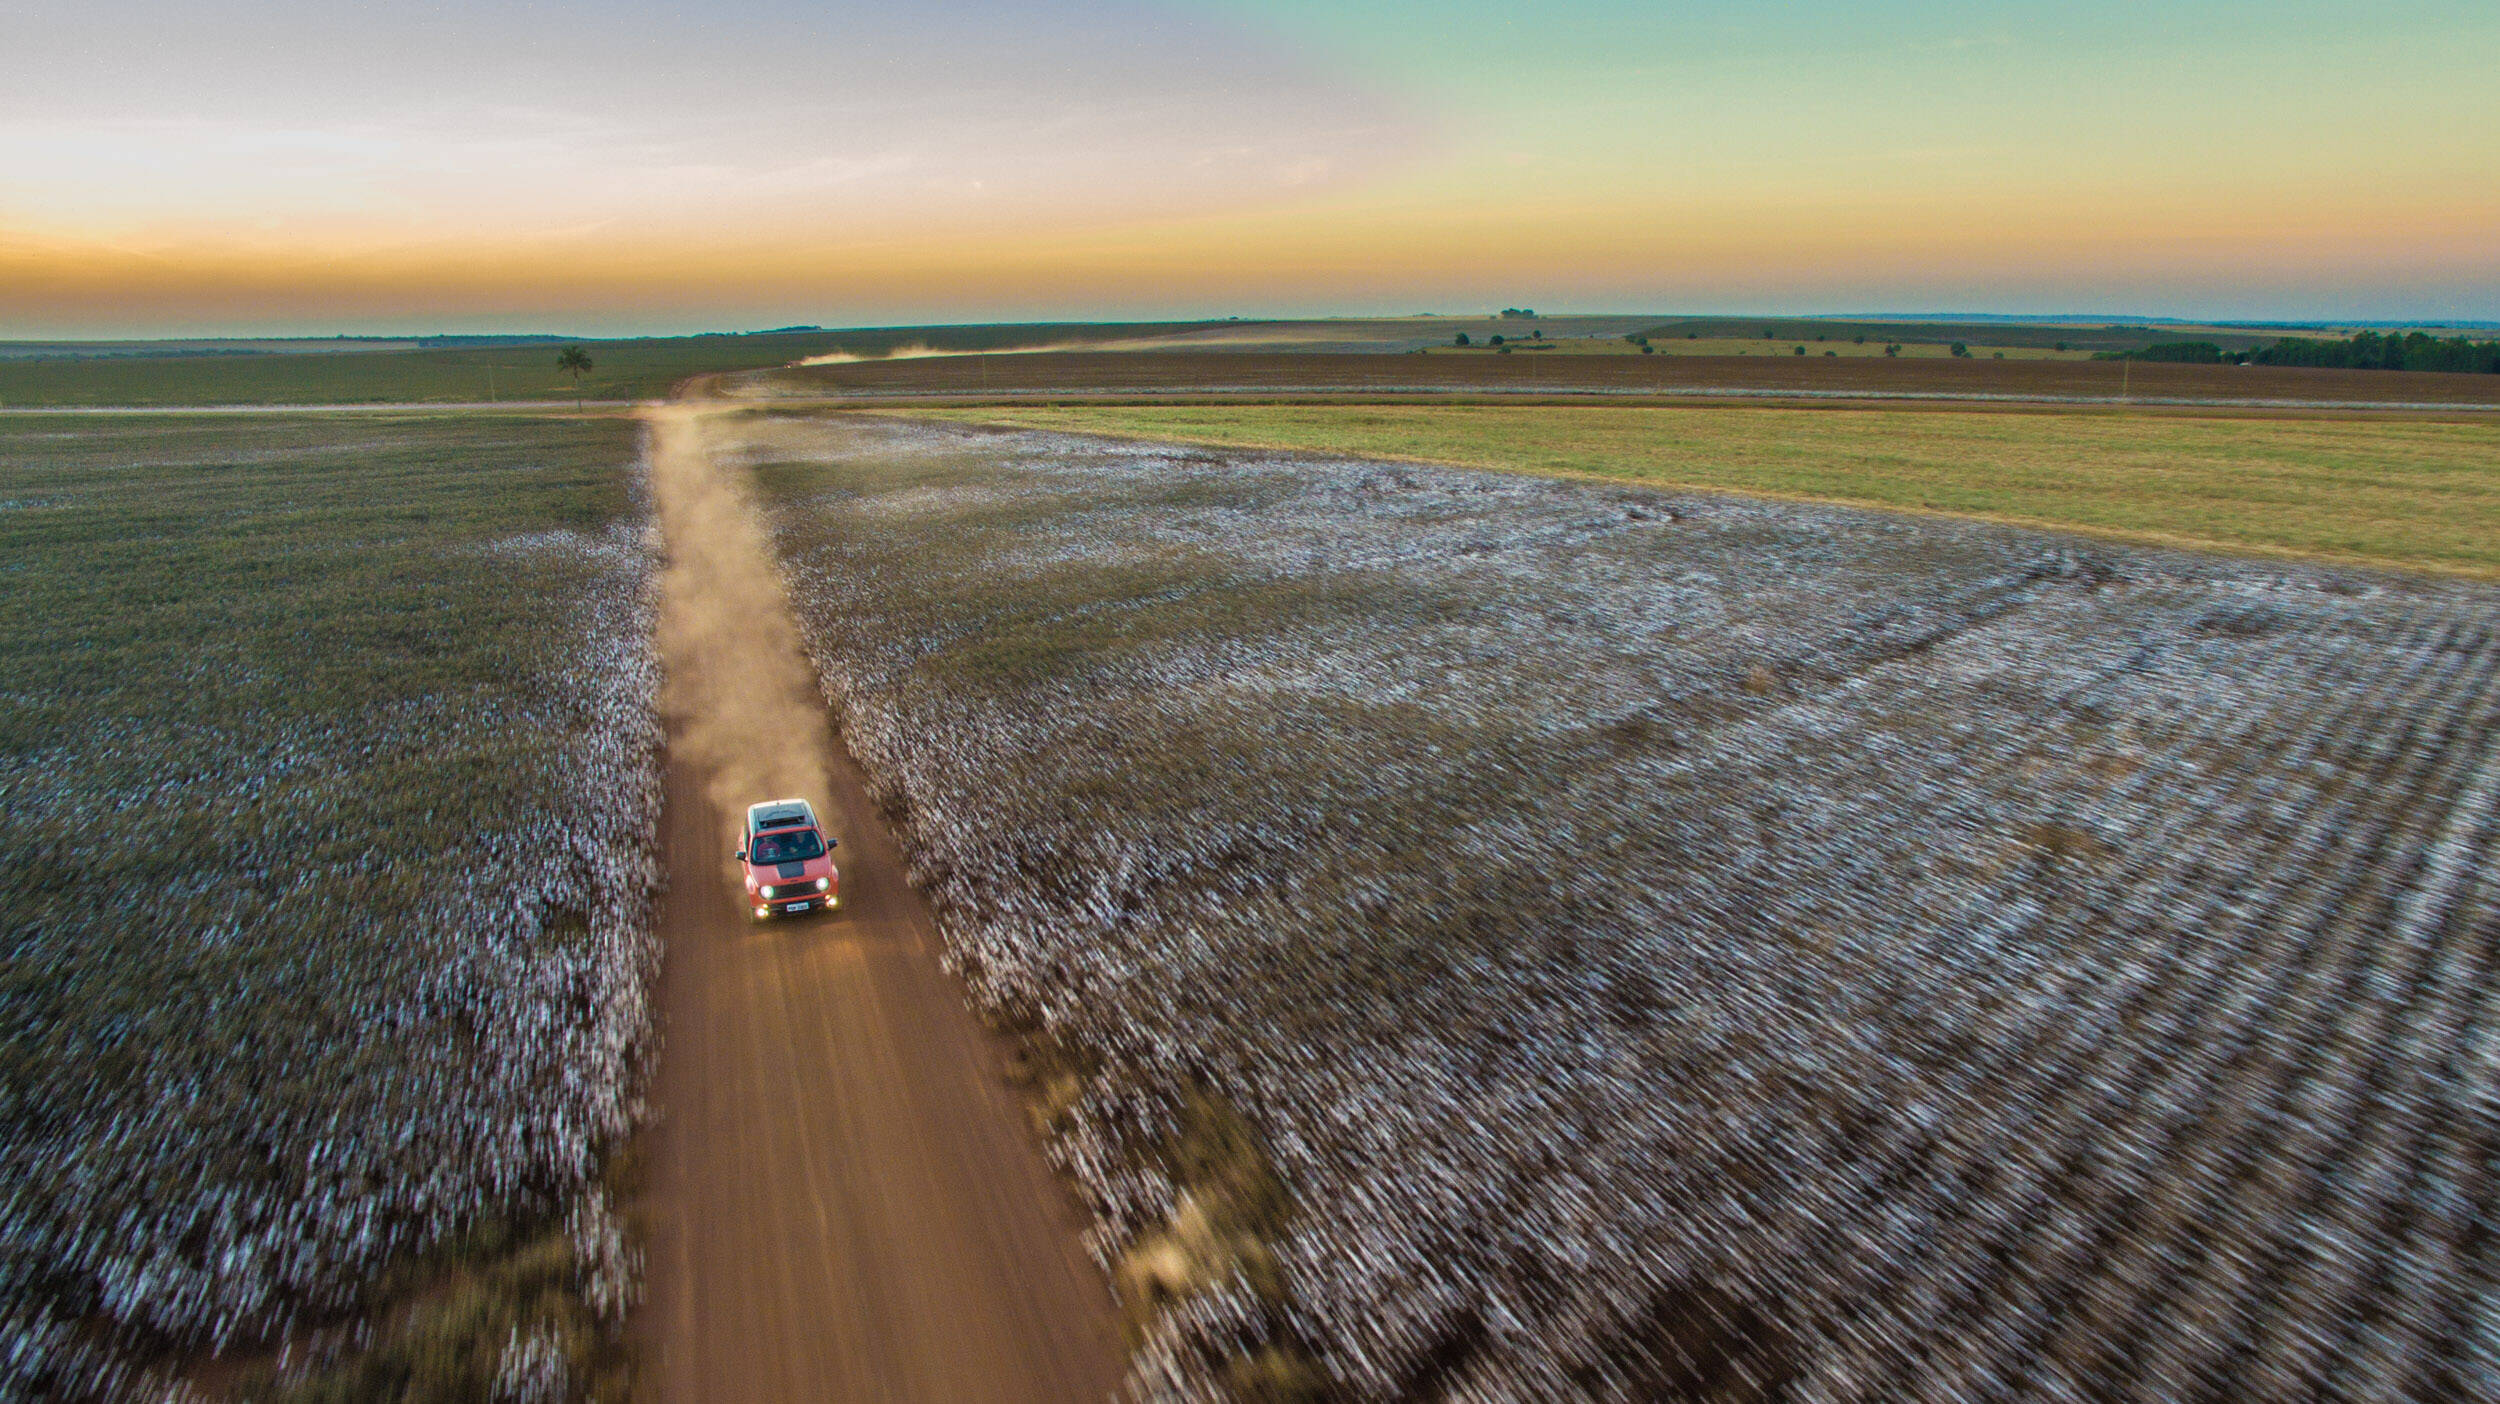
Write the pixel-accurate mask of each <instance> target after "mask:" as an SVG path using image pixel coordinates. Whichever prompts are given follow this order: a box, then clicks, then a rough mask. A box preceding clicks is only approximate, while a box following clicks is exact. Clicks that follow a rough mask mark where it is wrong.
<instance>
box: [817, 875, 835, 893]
mask: <svg viewBox="0 0 2500 1404" xmlns="http://www.w3.org/2000/svg"><path fill="white" fill-rule="evenodd" d="M831 886H833V879H832V878H829V877H820V878H818V879H816V890H817V891H819V892H822V891H824V890H825V889H826V888H828V887H831Z"/></svg>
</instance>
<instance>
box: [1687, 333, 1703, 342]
mask: <svg viewBox="0 0 2500 1404" xmlns="http://www.w3.org/2000/svg"><path fill="white" fill-rule="evenodd" d="M1684 339H1685V340H1686V341H1699V340H1701V333H1700V332H1686V333H1684Z"/></svg>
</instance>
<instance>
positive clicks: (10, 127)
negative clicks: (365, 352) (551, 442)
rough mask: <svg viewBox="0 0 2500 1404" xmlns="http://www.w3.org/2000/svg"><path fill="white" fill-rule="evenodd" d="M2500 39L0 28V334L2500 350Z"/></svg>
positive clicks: (2037, 26)
mask: <svg viewBox="0 0 2500 1404" xmlns="http://www.w3.org/2000/svg"><path fill="white" fill-rule="evenodd" d="M2495 73H2500V4H2494V3H2491V0H2472V2H2471V3H2411V2H2409V0H2379V3H2366V4H2365V3H2350V4H2343V3H2337V4H2328V3H2312V2H2311V0H2263V2H2262V3H2259V2H2258V0H2204V2H2203V3H2180V2H2179V0H2168V3H2134V0H2076V2H2075V3H2063V2H2062V0H2061V2H2060V3H2046V2H2045V0H2044V2H2043V3H2023V2H2022V0H2001V2H2000V3H1948V2H1947V0H1900V2H1899V3H1889V4H1886V3H1877V0H1801V2H1800V3H1788V4H1776V3H1765V0H1745V3H1663V2H1654V3H1568V2H1567V0H1564V2H1561V3H1547V4H1541V5H1524V4H1519V3H1516V0H1504V2H1503V3H1491V0H1431V3H1422V2H1421V0H1418V2H1417V3H1404V2H1403V0H1400V2H1399V3H1365V2H1364V0H1333V2H1332V3H1321V0H1275V2H1274V3H1251V2H1250V0H1229V2H1227V3H1219V2H1217V0H1202V2H1201V3H1179V2H1177V0H1175V2H1173V3H1160V2H1158V0H1119V2H1118V3H1101V4H1058V5H1052V4H1039V3H986V4H985V3H972V0H935V3H918V4H912V5H898V4H892V3H875V4H869V3H851V2H850V0H713V2H712V3H709V4H707V5H704V6H689V5H684V4H679V3H672V4H659V3H655V2H654V0H610V2H609V3H588V0H562V2H560V3H531V0H439V2H438V3H432V4H405V3H403V4H398V5H390V6H384V5H377V4H366V3H360V2H359V0H255V3H250V4H239V3H238V4H225V3H214V4H212V3H203V0H81V2H80V3H77V4H32V3H22V2H21V0H0V336H19V337H31V336H87V335H98V336H101V335H177V334H182V335H190V334H206V333H219V332H315V333H330V332H342V331H351V332H398V331H432V330H454V331H457V330H485V329H505V330H526V329H556V330H568V331H580V332H585V333H603V332H615V333H622V332H638V331H668V330H684V329H703V328H721V327H734V326H766V325H776V324H782V323H791V322H817V323H826V324H858V323H868V322H892V321H988V320H1010V319H1030V318H1044V317H1124V316H1133V315H1158V316H1159V315H1201V314H1210V315H1223V314H1228V313H1239V314H1244V315H1254V314H1267V313H1314V312H1343V313H1383V312H1407V311H1423V310H1445V311H1477V310H1482V309H1485V308H1490V307H1497V306H1501V305H1504V304H1510V303H1523V304H1527V305H1533V306H1536V307H1538V308H1540V309H1545V310H1549V311H1569V310H1590V311H1596V310H1639V311H1786V312H1817V311H1828V312H1841V311H1872V310H1891V311H1909V310H1957V311H2000V312H2066V311H2091V312H2122V311H2123V312H2133V313H2148V314H2174V315H2188V316H2237V317H2269V318H2280V317H2311V316H2322V317H2342V318H2365V317H2366V318H2400V317H2412V318H2423V319H2462V318H2485V319H2488V318H2500V136H2496V135H2495V132H2500V82H2495V80H2494V76H2493V75H2494V74H2495Z"/></svg>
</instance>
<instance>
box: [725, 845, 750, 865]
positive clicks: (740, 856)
mask: <svg viewBox="0 0 2500 1404" xmlns="http://www.w3.org/2000/svg"><path fill="white" fill-rule="evenodd" d="M729 856H730V857H732V858H735V859H737V860H738V861H739V862H741V863H743V862H745V861H746V860H747V851H746V850H745V849H743V848H741V849H739V850H738V851H737V852H735V853H732V854H730V855H729Z"/></svg>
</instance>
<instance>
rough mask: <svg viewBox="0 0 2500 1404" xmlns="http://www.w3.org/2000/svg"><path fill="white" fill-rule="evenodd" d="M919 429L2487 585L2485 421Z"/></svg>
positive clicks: (2498, 544) (1163, 416)
mask: <svg viewBox="0 0 2500 1404" xmlns="http://www.w3.org/2000/svg"><path fill="white" fill-rule="evenodd" d="M926 413H928V414H929V415H930V417H935V418H946V419H954V420H962V421H974V422H983V423H993V424H1012V425H1019V426H1024V427H1029V428H1039V429H1057V430H1066V431H1070V432H1076V433H1088V434H1111V435H1119V436H1125V437H1131V438H1152V439H1172V440H1180V441H1188V442H1199V443H1213V444H1232V445H1256V446H1261V447H1269V448H1280V449H1292V450H1308V451H1312V452H1319V453H1332V454H1355V455H1366V456H1386V457H1398V458H1416V459H1424V460H1429V461H1432V462H1438V463H1451V464H1458V465H1462V466H1465V467H1473V468H1488V469H1496V470H1500V471H1504V472H1518V473H1539V474H1552V475H1560V476H1571V477H1592V478H1607V479H1613V480H1616V481H1622V482H1636V483H1654V484H1657V485H1659V486H1662V487H1680V488H1700V489H1706V490H1713V491H1728V492H1740V493H1749V494H1755V495H1760V496H1770V497H1783V498H1799V499H1808V500H1813V501H1821V502H1837V503H1847V504H1852V505H1858V506H1868V507H1885V508H1896V509H1908V510H1912V511H1922V512H1941V513H1947V514H1951V515H1956V516H1970V517H1981V518H1986V519H1989V520H1995V521H2004V522H2011V523H2016V524H2020V525H2025V526H2038V527H2051V528H2058V529H2063V530H2074V531H2085V532H2094V533H2101V534H2107V535H2112V536H2119V537H2125V538H2128V539H2133V540H2138V541H2148V542H2156V543H2163V544H2170V545H2186V546H2197V547H2212V548H2220V549H2225V550H2233V551H2243V552H2258V553H2270V554H2282V555H2293V556H2309V557H2320V558H2325V559H2331V560H2339V561H2348V562H2354V563H2359V564H2367V565H2378V566H2399V567H2407V568H2413V569H2421V570H2434V571H2441V572H2447V573H2452V574H2461V575H2474V576H2485V577H2489V576H2495V575H2500V425H2491V424H2474V423H2454V422H2441V421H2421V420H2369V419H2300V418H2289V417H2286V418H2280V419H2246V418H2222V417H2216V418H2194V417H2187V416H2177V415H2112V414H2098V413H2075V414H2056V413H2049V414H1978V413H1973V414H1956V413H1904V412H1899V411H1891V410H1821V409H1811V410H1799V409H1746V408H1734V409H1730V408H1705V407H1693V408H1664V409H1659V408H1632V407H1613V406H1587V407H1582V406H1569V407H1559V408H1556V407H1543V406H1536V407H1529V406H1522V407H1517V408H1512V407H1508V406H1431V405H1411V406H1326V405H1317V406H1315V405H1248V406H1241V407H1238V408H1236V407H1229V406H1227V407H1171V408H1163V407H1144V408H1125V407H1101V408H1094V407H1083V408H1032V409H982V410H960V411H929V412H926Z"/></svg>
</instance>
